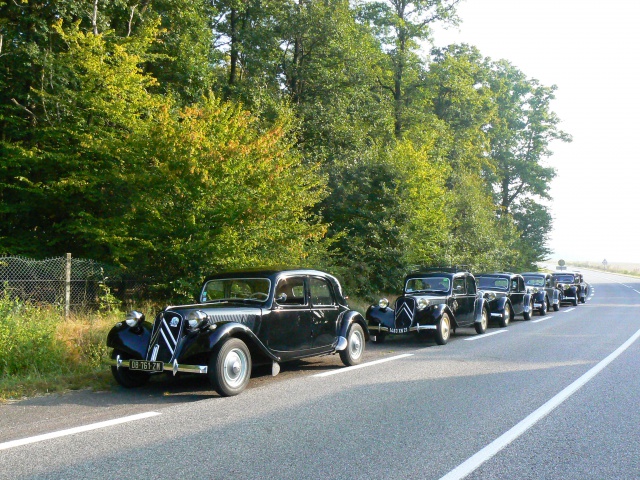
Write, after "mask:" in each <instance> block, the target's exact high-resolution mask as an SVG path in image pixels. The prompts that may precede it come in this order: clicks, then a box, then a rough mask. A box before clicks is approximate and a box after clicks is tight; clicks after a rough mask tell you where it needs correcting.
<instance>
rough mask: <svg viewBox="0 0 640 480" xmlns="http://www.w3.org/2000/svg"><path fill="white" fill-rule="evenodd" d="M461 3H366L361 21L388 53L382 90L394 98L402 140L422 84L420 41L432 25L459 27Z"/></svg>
mask: <svg viewBox="0 0 640 480" xmlns="http://www.w3.org/2000/svg"><path fill="white" fill-rule="evenodd" d="M459 1H460V0H382V1H373V2H364V3H363V5H362V9H361V19H362V20H363V21H364V22H367V23H369V25H371V27H372V29H373V31H374V32H375V34H376V35H377V36H378V38H379V39H380V41H381V43H382V46H383V49H384V50H385V52H386V53H387V57H388V64H387V65H386V66H385V69H386V72H384V74H383V75H380V77H379V79H378V81H379V82H380V84H381V86H383V87H384V88H385V89H386V90H388V91H389V92H390V93H391V95H392V96H393V104H394V133H395V136H396V138H400V137H401V136H402V133H403V132H404V130H405V128H406V127H407V124H408V123H410V122H408V118H409V117H410V116H411V108H412V103H413V99H414V95H415V90H416V88H417V87H418V86H419V85H420V84H421V78H420V72H421V65H422V62H421V60H420V57H419V56H418V54H417V50H418V48H419V42H420V41H426V40H428V39H429V35H430V30H429V26H430V24H432V23H434V22H437V21H445V22H449V23H454V24H455V23H456V22H457V18H456V12H455V7H456V5H457V4H458V3H459Z"/></svg>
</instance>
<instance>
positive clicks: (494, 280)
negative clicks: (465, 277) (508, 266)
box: [476, 272, 533, 327]
mask: <svg viewBox="0 0 640 480" xmlns="http://www.w3.org/2000/svg"><path fill="white" fill-rule="evenodd" d="M476 279H477V280H478V288H479V289H480V291H481V292H482V295H483V296H484V298H485V299H486V301H487V303H488V305H489V310H490V312H491V317H493V318H498V321H499V323H500V326H501V327H506V326H507V325H509V322H511V320H513V318H514V316H515V315H522V317H523V318H524V319H525V320H530V319H531V315H532V314H533V298H532V295H531V293H529V292H527V289H526V287H525V285H524V278H522V275H518V274H516V273H503V272H497V273H482V274H479V275H477V276H476Z"/></svg>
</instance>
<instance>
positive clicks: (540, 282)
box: [524, 277, 544, 287]
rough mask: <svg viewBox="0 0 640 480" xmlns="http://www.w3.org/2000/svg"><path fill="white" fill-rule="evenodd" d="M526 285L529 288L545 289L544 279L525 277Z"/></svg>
mask: <svg viewBox="0 0 640 480" xmlns="http://www.w3.org/2000/svg"><path fill="white" fill-rule="evenodd" d="M524 283H525V285H527V286H529V287H544V277H524Z"/></svg>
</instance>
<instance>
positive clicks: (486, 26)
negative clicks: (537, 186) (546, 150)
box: [434, 0, 640, 262]
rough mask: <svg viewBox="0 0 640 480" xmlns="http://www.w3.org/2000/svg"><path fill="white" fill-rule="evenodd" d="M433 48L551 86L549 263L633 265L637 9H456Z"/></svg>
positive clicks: (495, 4) (557, 1) (564, 2)
mask: <svg viewBox="0 0 640 480" xmlns="http://www.w3.org/2000/svg"><path fill="white" fill-rule="evenodd" d="M458 13H459V15H460V17H461V19H462V23H461V25H460V27H450V28H449V29H448V30H443V29H440V28H438V29H435V30H434V41H435V44H436V45H438V46H443V45H447V44H450V43H468V44H471V45H475V46H476V47H478V49H479V50H480V51H481V53H482V54H483V55H484V56H486V57H491V58H492V59H493V60H498V59H501V58H504V59H507V60H509V61H510V62H511V63H512V64H514V65H515V66H516V67H517V68H519V69H520V70H521V71H522V72H523V73H524V74H525V75H527V77H529V78H537V79H538V80H540V82H541V83H542V84H544V85H553V84H555V85H557V86H558V90H557V91H556V100H555V101H554V102H553V103H552V110H553V111H555V112H556V113H557V114H558V116H559V117H560V119H561V121H562V123H561V124H560V128H561V129H562V130H564V131H566V132H567V133H569V134H571V135H572V136H573V142H572V143H568V144H567V143H562V142H555V143H553V144H552V145H551V149H552V150H553V151H554V155H553V156H552V157H550V159H549V160H548V161H547V163H548V164H549V165H551V166H553V167H555V168H556V170H557V174H558V175H557V177H556V179H555V180H554V181H553V184H552V188H551V195H552V196H553V203H552V213H553V216H554V219H555V221H554V228H553V232H552V234H551V243H550V246H551V249H552V250H554V252H555V254H554V258H565V259H568V260H591V261H596V262H601V261H602V260H603V259H605V258H606V259H607V261H609V262H640V240H639V239H638V236H639V234H640V226H639V221H640V213H639V211H640V209H638V208H637V207H638V204H639V202H638V198H639V193H640V162H639V159H640V153H639V152H640V148H639V147H638V145H637V143H638V142H637V140H638V139H639V137H640V135H638V127H639V126H640V122H639V121H638V119H639V118H640V93H639V90H638V89H639V88H640V82H639V80H640V66H639V62H640V27H639V26H638V23H639V22H640V1H637V0H626V1H625V0H610V1H609V2H605V3H603V2H596V1H594V0H465V1H464V2H463V3H462V4H460V6H459V8H458Z"/></svg>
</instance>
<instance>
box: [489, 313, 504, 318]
mask: <svg viewBox="0 0 640 480" xmlns="http://www.w3.org/2000/svg"><path fill="white" fill-rule="evenodd" d="M502 315H503V314H502V313H492V314H491V316H492V317H501V316H502Z"/></svg>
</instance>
